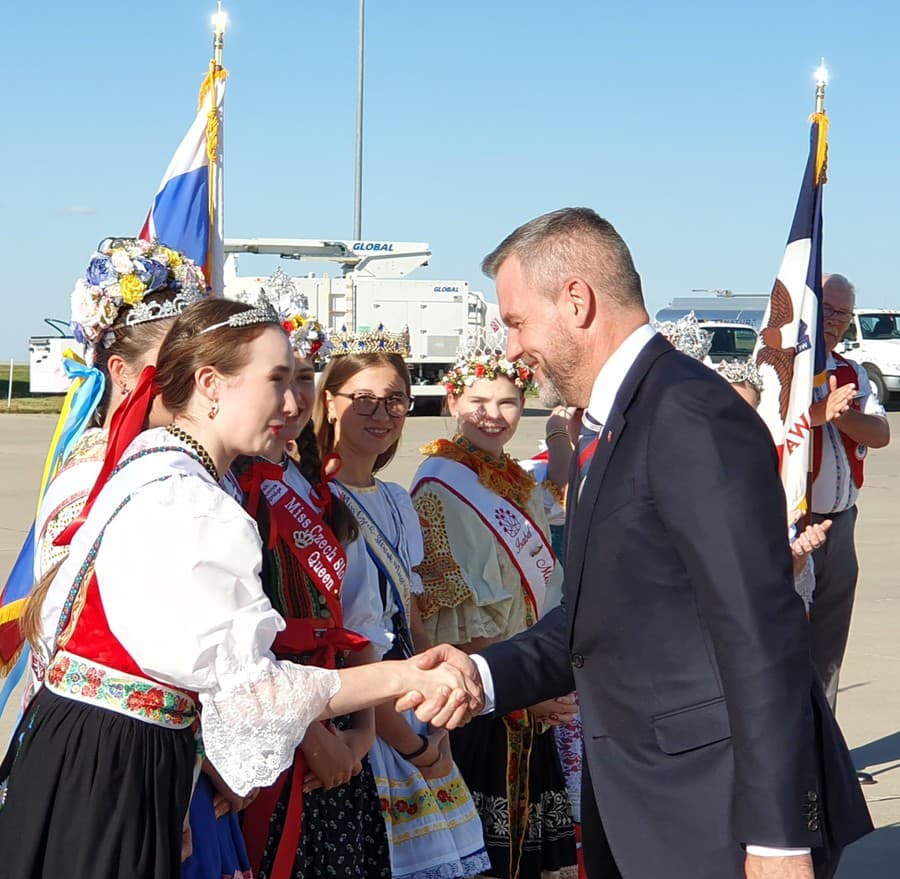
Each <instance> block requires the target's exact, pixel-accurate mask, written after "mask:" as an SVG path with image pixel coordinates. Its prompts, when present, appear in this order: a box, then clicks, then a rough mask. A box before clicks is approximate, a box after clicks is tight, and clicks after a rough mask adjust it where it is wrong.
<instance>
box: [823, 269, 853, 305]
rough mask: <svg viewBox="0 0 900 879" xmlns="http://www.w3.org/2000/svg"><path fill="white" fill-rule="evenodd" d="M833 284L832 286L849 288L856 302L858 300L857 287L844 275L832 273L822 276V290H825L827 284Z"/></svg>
mask: <svg viewBox="0 0 900 879" xmlns="http://www.w3.org/2000/svg"><path fill="white" fill-rule="evenodd" d="M826 284H831V285H832V286H837V287H843V288H844V289H845V290H847V291H848V292H849V293H850V295H851V296H852V297H853V300H854V302H855V301H856V287H854V286H853V284H851V283H850V281H849V279H848V278H846V277H844V275H838V274H837V273H835V274H831V275H825V276H824V277H823V278H822V291H823V292H824V291H825V285H826Z"/></svg>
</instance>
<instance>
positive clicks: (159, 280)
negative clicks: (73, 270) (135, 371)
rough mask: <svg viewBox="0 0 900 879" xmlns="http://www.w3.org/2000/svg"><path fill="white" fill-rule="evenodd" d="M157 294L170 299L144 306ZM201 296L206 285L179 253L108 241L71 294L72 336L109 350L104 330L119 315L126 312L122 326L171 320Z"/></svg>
mask: <svg viewBox="0 0 900 879" xmlns="http://www.w3.org/2000/svg"><path fill="white" fill-rule="evenodd" d="M160 290H171V291H173V292H174V293H175V296H174V297H173V298H172V299H171V300H169V301H166V302H155V303H145V302H144V297H145V296H147V294H149V293H155V292H157V291H160ZM205 297H206V280H205V279H204V277H203V271H202V270H201V269H200V267H199V266H196V265H194V263H193V261H192V260H190V259H188V258H187V257H186V256H185V255H184V254H182V253H179V252H178V251H177V250H173V249H172V248H170V247H166V246H165V245H163V244H159V243H158V242H149V241H142V240H140V239H135V238H107V239H105V240H104V241H102V242H101V243H100V246H99V247H98V249H97V252H96V253H95V254H94V255H93V256H92V257H91V259H90V262H89V263H88V267H87V271H86V272H85V277H84V278H79V279H78V280H77V281H76V282H75V289H74V290H73V291H72V318H71V326H72V333H73V335H74V336H75V339H76V340H77V341H78V342H80V343H81V344H82V345H90V346H92V347H93V346H97V345H103V346H104V347H109V345H111V344H112V343H113V341H114V337H113V336H112V334H108V333H107V330H109V329H110V327H112V325H113V324H114V323H115V322H116V320H117V318H118V316H119V310H120V309H121V308H124V307H128V308H130V309H131V310H130V311H129V313H128V314H127V315H126V317H125V324H126V326H134V325H136V324H140V323H147V322H148V321H152V320H160V319H161V318H165V317H174V316H175V315H176V314H180V313H181V312H182V311H184V309H185V308H187V306H188V305H190V304H191V303H192V302H196V301H197V300H199V299H204V298H205Z"/></svg>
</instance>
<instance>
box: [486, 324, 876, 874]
mask: <svg viewBox="0 0 900 879" xmlns="http://www.w3.org/2000/svg"><path fill="white" fill-rule="evenodd" d="M786 534H787V527H786V524H785V502H784V494H783V492H782V488H781V483H780V480H779V478H778V474H777V461H776V455H775V450H774V447H773V445H772V440H771V437H770V435H769V433H768V430H767V429H766V427H765V425H764V424H763V422H762V421H761V419H760V418H759V417H758V416H757V415H756V413H755V412H753V410H752V409H751V408H750V407H749V406H748V405H747V404H746V403H745V402H744V401H743V400H742V399H741V398H740V397H739V396H738V395H737V394H736V393H735V392H734V391H733V390H732V389H731V388H730V387H729V386H728V385H727V384H726V382H724V381H723V380H722V379H721V378H720V377H719V376H717V375H716V374H715V373H714V372H713V371H712V370H710V369H709V368H708V367H706V366H704V365H703V364H702V363H699V362H697V361H694V360H692V359H690V358H688V357H686V356H684V355H682V354H680V353H678V352H676V351H675V350H674V349H673V348H672V347H671V345H670V344H669V343H668V342H667V341H666V340H665V339H663V338H662V337H661V336H656V337H655V338H654V339H652V340H651V341H650V342H649V343H648V344H647V345H646V347H645V348H644V349H643V350H642V352H641V354H640V355H639V357H638V359H637V361H636V362H635V364H634V365H633V367H632V368H631V370H630V371H629V373H628V375H627V377H626V379H625V381H624V383H623V384H622V386H621V389H620V391H619V393H618V396H617V397H616V400H615V403H614V405H613V408H612V411H611V412H610V415H609V418H608V419H607V421H606V423H605V424H604V426H603V429H602V431H601V434H600V444H599V446H598V449H597V451H596V453H595V455H594V458H593V460H592V462H591V464H590V469H589V470H588V474H587V478H586V480H585V483H584V485H583V488H582V493H581V497H580V498H579V499H577V500H576V498H575V491H574V490H573V491H571V492H570V500H569V521H568V523H567V534H566V537H567V551H566V557H565V563H564V567H565V588H564V606H563V607H561V608H557V609H556V610H555V611H553V612H551V613H550V614H548V615H547V617H545V618H544V619H543V620H542V621H541V622H540V623H538V624H537V625H536V626H535V627H533V628H532V629H530V630H529V631H528V632H524V633H522V634H521V635H519V636H517V637H516V638H514V639H512V640H510V641H507V642H504V643H501V644H497V645H494V646H492V647H490V648H489V649H487V650H485V651H484V656H485V658H486V659H487V660H488V662H489V664H490V668H491V673H492V676H493V679H494V687H495V692H496V697H497V710H498V711H501V712H506V711H508V710H510V709H512V708H515V707H519V706H522V705H530V704H534V703H535V702H538V701H540V700H542V699H545V698H549V697H552V696H556V695H559V694H561V693H565V692H569V691H570V690H572V689H573V687H574V688H576V689H577V690H578V695H579V700H580V703H581V712H582V722H583V725H584V738H585V751H586V758H587V761H588V765H589V769H590V775H591V779H592V783H593V794H594V797H595V799H596V802H597V806H598V810H599V813H600V815H601V817H602V819H603V823H604V828H605V830H606V834H607V836H608V839H609V843H610V847H611V849H612V852H613V855H614V857H615V859H616V861H617V863H618V865H619V868H620V870H621V871H622V873H623V875H625V876H626V877H631V876H635V877H649V876H666V877H668V879H707V877H708V879H728V877H732V876H734V877H738V876H743V870H742V866H741V865H742V860H743V853H742V849H741V848H740V845H741V844H742V843H755V844H757V845H769V846H777V847H806V846H809V847H824V849H825V850H826V851H832V850H835V849H839V848H841V847H843V846H844V845H846V844H848V843H849V842H851V841H852V840H853V839H856V838H858V837H859V836H861V835H862V834H864V833H866V832H868V831H869V830H870V829H871V823H870V821H869V816H868V812H867V810H866V807H865V803H864V800H863V798H862V794H861V792H860V790H859V785H858V784H857V782H856V779H855V775H854V772H853V767H852V765H851V763H850V759H849V755H848V753H847V749H846V745H845V744H844V741H843V739H842V737H841V734H840V731H839V730H838V728H837V725H836V723H835V722H834V719H833V717H832V715H831V713H830V712H829V711H828V708H827V706H826V705H825V703H824V699H823V697H822V693H821V687H820V686H819V685H818V683H817V681H816V680H815V676H814V672H813V670H812V666H811V664H810V659H809V647H808V642H807V631H806V616H805V614H804V609H803V603H802V601H801V600H800V598H799V597H798V596H797V594H796V593H795V592H794V588H793V571H792V564H791V556H790V550H789V547H788V543H787V540H786ZM585 845H586V846H590V840H586V841H585Z"/></svg>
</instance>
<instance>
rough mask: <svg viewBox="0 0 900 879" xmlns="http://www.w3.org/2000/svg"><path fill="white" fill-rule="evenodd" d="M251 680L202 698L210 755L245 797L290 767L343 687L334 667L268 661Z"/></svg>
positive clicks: (236, 790) (228, 780)
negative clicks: (308, 731) (308, 733)
mask: <svg viewBox="0 0 900 879" xmlns="http://www.w3.org/2000/svg"><path fill="white" fill-rule="evenodd" d="M257 669H258V670H257V671H256V672H255V673H254V674H253V676H252V678H251V679H247V678H246V677H245V679H244V680H243V681H235V682H233V683H228V684H227V685H226V686H225V687H223V688H221V689H218V690H213V691H211V692H207V693H201V694H200V701H201V703H202V705H203V712H202V715H201V728H202V732H203V745H204V748H205V749H206V756H207V757H209V759H210V761H211V762H212V764H213V765H214V766H215V767H216V769H217V770H218V772H219V774H220V775H221V776H222V778H223V780H224V781H225V783H226V784H227V785H228V786H229V787H230V788H231V789H232V790H233V791H234V792H235V793H236V794H239V795H241V796H246V795H247V793H249V791H250V790H251V789H252V788H254V787H268V786H269V785H270V784H273V783H274V781H275V779H277V778H278V776H279V775H280V774H281V773H282V772H283V771H284V770H285V769H287V768H288V766H290V765H291V763H292V762H293V759H294V750H295V749H296V748H297V746H298V745H299V744H300V742H301V741H302V739H303V736H304V735H306V729H307V727H308V726H309V725H310V723H312V722H313V721H314V720H315V719H316V718H317V717H318V716H319V715H320V714H321V713H322V711H323V710H324V709H325V706H326V705H327V704H328V700H329V699H331V697H332V696H334V695H335V693H337V692H338V690H340V688H341V679H340V675H339V674H338V673H337V672H336V671H334V670H332V669H324V668H313V667H311V666H303V665H296V664H295V663H292V662H270V661H268V660H264V664H263V665H262V666H261V667H259V666H258V667H257Z"/></svg>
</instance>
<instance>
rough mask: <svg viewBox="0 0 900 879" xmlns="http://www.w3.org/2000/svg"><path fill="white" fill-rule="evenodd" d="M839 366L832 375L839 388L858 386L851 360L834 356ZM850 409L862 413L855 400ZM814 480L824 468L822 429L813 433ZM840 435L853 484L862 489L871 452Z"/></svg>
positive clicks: (857, 401) (843, 434)
mask: <svg viewBox="0 0 900 879" xmlns="http://www.w3.org/2000/svg"><path fill="white" fill-rule="evenodd" d="M831 356H832V357H834V359H835V361H836V363H837V366H836V368H835V370H834V372H833V373H832V374H833V375H834V376H835V377H836V378H837V385H838V387H839V388H841V387H844V386H845V385H851V384H857V383H858V381H859V379H858V378H857V375H856V370H855V369H854V368H853V365H852V364H851V363H850V361H849V360H845V359H844V358H843V357H841V355H840V354H832V355H831ZM850 408H851V409H855V410H856V411H857V412H860V411H862V407H861V406H860V401H859V400H858V399H854V400H851V401H850ZM812 434H813V480H814V481H815V479H816V478H817V477H818V475H819V470H820V469H821V468H822V441H823V436H822V427H814V428H813V431H812ZM838 435H839V436H840V438H841V442H842V443H843V444H844V452H845V453H846V455H847V460H848V461H849V462H850V474H851V475H852V476H853V484H854V485H855V486H856V487H857V488H862V484H863V464H864V462H865V458H866V453H867V452H868V451H869V449H868V447H867V446H863V445H860V444H859V443H857V442H856V441H855V440H852V439H850V437H849V436H847V435H846V434H845V433H841V431H840V429H838Z"/></svg>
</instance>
